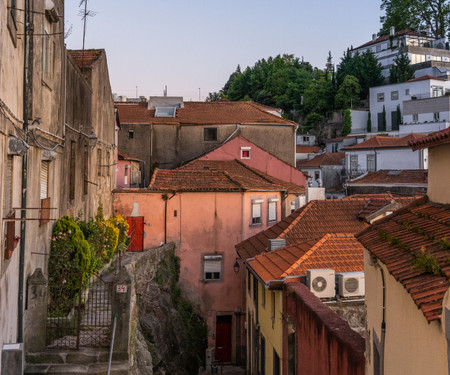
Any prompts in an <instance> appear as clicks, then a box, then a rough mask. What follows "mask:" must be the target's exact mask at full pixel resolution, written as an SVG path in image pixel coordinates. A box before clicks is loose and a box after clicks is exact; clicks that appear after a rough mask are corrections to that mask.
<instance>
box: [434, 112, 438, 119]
mask: <svg viewBox="0 0 450 375" xmlns="http://www.w3.org/2000/svg"><path fill="white" fill-rule="evenodd" d="M433 119H434V121H439V112H434V114H433Z"/></svg>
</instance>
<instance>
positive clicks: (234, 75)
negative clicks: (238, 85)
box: [222, 65, 242, 95]
mask: <svg viewBox="0 0 450 375" xmlns="http://www.w3.org/2000/svg"><path fill="white" fill-rule="evenodd" d="M240 74H242V73H241V66H240V65H238V66H237V68H236V70H235V71H234V72H233V73H231V75H230V78H228V81H227V82H226V83H225V85H224V86H223V88H222V92H223V94H224V95H228V90H229V89H230V87H231V85H232V84H233V81H234V79H235V78H236V77H237V76H239V75H240Z"/></svg>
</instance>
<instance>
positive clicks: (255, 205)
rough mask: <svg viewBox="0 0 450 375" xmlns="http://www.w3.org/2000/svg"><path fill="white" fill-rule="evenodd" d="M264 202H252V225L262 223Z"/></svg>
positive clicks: (258, 200) (259, 200)
mask: <svg viewBox="0 0 450 375" xmlns="http://www.w3.org/2000/svg"><path fill="white" fill-rule="evenodd" d="M263 202H264V201H263V200H262V199H256V200H253V201H252V225H258V224H261V223H262V220H261V206H262V203H263Z"/></svg>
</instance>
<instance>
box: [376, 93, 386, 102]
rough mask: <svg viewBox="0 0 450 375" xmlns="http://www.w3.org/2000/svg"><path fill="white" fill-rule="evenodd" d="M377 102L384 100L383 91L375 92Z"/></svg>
mask: <svg viewBox="0 0 450 375" xmlns="http://www.w3.org/2000/svg"><path fill="white" fill-rule="evenodd" d="M377 102H378V103H381V102H384V92H379V93H378V94H377Z"/></svg>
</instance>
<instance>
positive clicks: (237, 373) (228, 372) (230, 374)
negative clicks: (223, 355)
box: [201, 365, 246, 375]
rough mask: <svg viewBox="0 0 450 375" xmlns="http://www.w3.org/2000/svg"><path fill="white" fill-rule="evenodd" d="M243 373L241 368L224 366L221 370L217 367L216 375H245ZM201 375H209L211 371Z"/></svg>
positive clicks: (243, 370)
mask: <svg viewBox="0 0 450 375" xmlns="http://www.w3.org/2000/svg"><path fill="white" fill-rule="evenodd" d="M221 370H222V371H221ZM245 373H246V372H245V369H243V368H242V367H239V366H231V365H225V366H223V367H222V369H221V368H220V367H219V368H218V370H217V375H245ZM201 375H211V370H210V369H209V370H207V371H203V372H202V373H201Z"/></svg>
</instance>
